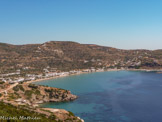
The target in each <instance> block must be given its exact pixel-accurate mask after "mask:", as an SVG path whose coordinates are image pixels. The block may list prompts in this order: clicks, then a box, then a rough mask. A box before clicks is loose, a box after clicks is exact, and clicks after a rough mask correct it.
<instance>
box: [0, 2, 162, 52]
mask: <svg viewBox="0 0 162 122" xmlns="http://www.w3.org/2000/svg"><path fill="white" fill-rule="evenodd" d="M161 6H162V1H161V0H139V1H138V0H137V1H136V0H102V1H100V0H93V1H91V0H77V1H76V0H61V1H58V0H52V1H51V0H46V1H44V0H1V1H0V17H1V19H0V42H3V43H11V44H16V45H19V44H31V43H44V42H46V40H47V41H48V40H58V41H61V40H68V41H69V40H70V41H74V42H78V43H81V44H97V45H104V46H109V47H115V48H119V49H148V50H156V49H162V34H161V32H162V16H161V14H162V7H161ZM44 40H45V41H44Z"/></svg>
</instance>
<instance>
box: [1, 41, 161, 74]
mask: <svg viewBox="0 0 162 122" xmlns="http://www.w3.org/2000/svg"><path fill="white" fill-rule="evenodd" d="M161 66H162V50H154V51H151V50H121V49H116V48H112V47H104V46H98V45H93V44H79V43H75V42H66V41H64V42H61V41H50V42H46V43H43V44H30V45H10V44H4V43H0V71H1V72H4V71H6V70H8V71H9V70H14V69H21V68H24V67H28V68H29V69H31V70H33V72H34V70H35V71H38V72H41V71H42V70H43V68H46V67H51V68H57V69H59V70H64V71H65V70H71V69H83V68H89V67H111V68H112V67H118V68H120V67H128V68H161Z"/></svg>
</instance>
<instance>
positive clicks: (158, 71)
mask: <svg viewBox="0 0 162 122" xmlns="http://www.w3.org/2000/svg"><path fill="white" fill-rule="evenodd" d="M109 71H146V72H153V71H155V72H157V73H162V69H108V70H104V71H95V72H109ZM88 73H94V72H80V73H77V74H70V75H61V76H54V77H49V78H43V79H36V80H32V81H27V82H26V83H34V82H40V81H44V80H51V79H56V78H61V77H68V76H72V75H81V74H88Z"/></svg>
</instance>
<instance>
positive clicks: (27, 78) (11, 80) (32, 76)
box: [0, 67, 104, 83]
mask: <svg viewBox="0 0 162 122" xmlns="http://www.w3.org/2000/svg"><path fill="white" fill-rule="evenodd" d="M44 71H45V73H43V74H39V75H36V74H26V76H25V77H16V78H11V77H10V76H12V75H19V74H20V70H18V71H16V72H15V73H8V74H0V80H1V81H3V82H9V83H17V82H26V81H33V80H37V79H46V78H50V77H57V76H69V75H73V74H81V73H86V72H87V73H88V72H97V71H104V68H98V69H95V68H93V67H92V68H90V69H83V70H72V71H69V72H56V71H55V72H49V71H48V70H47V69H44ZM6 76H7V77H6Z"/></svg>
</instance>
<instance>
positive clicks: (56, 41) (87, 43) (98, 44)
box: [0, 40, 162, 51]
mask: <svg viewBox="0 0 162 122" xmlns="http://www.w3.org/2000/svg"><path fill="white" fill-rule="evenodd" d="M47 42H74V43H79V44H87V45H98V46H103V47H111V48H116V49H121V50H152V51H153V50H162V49H144V48H137V49H136V48H135V49H131V48H130V49H122V48H118V47H113V46H109V45H101V44H95V43H80V42H77V41H70V40H69V41H67V40H62V41H58V40H51V41H44V42H42V43H34V42H33V43H24V44H13V43H6V42H1V41H0V43H4V44H11V45H29V44H43V43H47Z"/></svg>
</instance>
